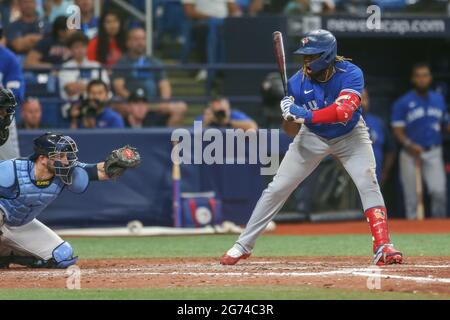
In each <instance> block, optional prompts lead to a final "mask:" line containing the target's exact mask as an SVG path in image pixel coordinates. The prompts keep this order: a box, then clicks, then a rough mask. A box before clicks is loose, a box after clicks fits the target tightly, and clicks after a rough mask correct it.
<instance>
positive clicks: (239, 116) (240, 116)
mask: <svg viewBox="0 0 450 320" xmlns="http://www.w3.org/2000/svg"><path fill="white" fill-rule="evenodd" d="M230 119H231V120H234V121H251V120H252V119H251V118H250V117H249V116H248V115H246V114H245V113H244V112H242V111H239V110H231V115H230Z"/></svg>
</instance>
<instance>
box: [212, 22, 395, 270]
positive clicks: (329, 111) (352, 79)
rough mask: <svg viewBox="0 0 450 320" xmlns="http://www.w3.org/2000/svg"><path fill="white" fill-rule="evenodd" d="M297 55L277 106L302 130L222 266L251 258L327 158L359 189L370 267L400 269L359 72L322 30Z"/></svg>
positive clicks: (307, 39)
mask: <svg viewBox="0 0 450 320" xmlns="http://www.w3.org/2000/svg"><path fill="white" fill-rule="evenodd" d="M296 53H297V54H300V55H302V56H303V61H304V62H303V66H302V69H301V70H300V71H298V72H297V73H296V74H295V75H294V76H293V77H291V78H290V79H289V82H288V96H287V97H284V98H283V99H282V100H281V103H280V107H281V112H282V114H283V118H284V119H285V120H288V119H294V121H295V122H297V123H300V124H303V125H302V126H301V129H300V131H299V133H298V134H297V135H296V137H295V138H294V141H293V142H292V143H291V145H290V146H289V150H288V152H287V153H286V155H285V157H284V159H283V161H282V163H281V165H280V168H279V169H278V172H277V174H276V175H275V177H274V179H273V181H272V182H271V183H270V184H269V186H268V187H267V188H266V190H264V192H263V194H262V196H261V198H260V199H259V201H258V203H257V204H256V207H255V209H254V210H253V213H252V216H251V217H250V220H249V222H248V224H247V227H246V228H245V230H244V231H243V232H242V234H241V235H240V237H239V239H238V240H237V242H236V243H235V245H234V246H233V247H232V248H231V249H230V250H228V251H227V252H226V253H225V254H224V255H223V256H222V257H221V259H220V263H221V264H225V265H234V264H236V263H237V262H238V261H239V260H240V259H245V258H247V257H249V256H250V254H251V252H252V250H253V247H254V245H255V242H256V239H257V238H258V236H259V235H260V234H261V232H262V231H263V230H264V229H265V228H266V226H267V224H268V223H269V222H270V221H271V220H272V218H273V217H274V216H275V214H276V213H277V212H278V211H279V210H280V209H281V207H282V206H283V204H284V203H285V201H286V200H287V198H288V197H289V195H290V194H291V193H292V191H293V190H294V189H295V188H297V186H298V185H299V184H300V183H301V182H302V181H303V180H304V179H305V178H306V177H308V176H309V175H310V174H311V172H312V171H313V170H314V169H315V168H316V167H317V166H318V165H319V163H320V162H321V161H322V159H323V158H325V157H326V156H328V155H334V156H335V157H336V158H337V159H339V161H340V162H341V163H342V165H343V166H344V168H345V169H346V170H347V172H348V173H349V175H350V176H351V178H352V179H353V182H354V183H355V185H356V187H357V188H358V191H359V194H360V196H361V200H362V204H363V208H364V214H365V216H366V218H367V221H368V222H369V226H370V230H371V232H372V237H373V252H374V258H373V260H372V262H373V263H374V264H377V265H385V264H394V263H401V262H402V253H401V252H399V251H398V250H396V249H395V248H394V246H393V245H392V244H391V243H390V242H391V241H390V238H389V232H388V225H387V213H386V207H385V204H384V200H383V196H382V195H381V192H380V187H379V185H378V181H377V177H376V164H375V158H374V154H373V150H372V146H371V141H370V137H369V133H368V130H367V127H366V124H365V123H364V120H363V118H362V116H361V107H360V103H361V93H362V90H363V88H364V78H363V73H362V71H361V69H360V68H358V67H357V66H356V65H354V64H353V63H351V62H349V61H348V59H345V58H343V57H341V56H338V55H337V42H336V38H335V37H334V36H333V34H331V33H330V32H329V31H326V30H315V31H312V32H309V33H307V34H306V35H305V37H304V38H303V39H302V41H301V46H300V48H299V49H298V50H297V51H296Z"/></svg>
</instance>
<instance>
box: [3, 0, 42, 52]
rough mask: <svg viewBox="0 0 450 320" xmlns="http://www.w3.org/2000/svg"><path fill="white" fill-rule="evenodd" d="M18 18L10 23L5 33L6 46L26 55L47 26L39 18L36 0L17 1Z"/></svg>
mask: <svg viewBox="0 0 450 320" xmlns="http://www.w3.org/2000/svg"><path fill="white" fill-rule="evenodd" d="M18 5H19V10H20V18H19V19H17V20H16V21H14V22H12V23H11V24H10V25H9V26H8V28H7V32H6V39H7V41H8V46H9V47H10V48H12V49H13V50H14V51H15V52H16V53H18V54H27V53H28V51H30V50H31V49H32V48H33V47H34V46H35V45H36V44H37V43H38V42H39V41H40V40H41V39H42V38H43V36H44V34H45V33H46V32H47V31H48V30H47V29H48V24H47V23H46V21H45V20H44V19H43V18H40V17H39V15H38V11H37V5H36V0H19V2H18Z"/></svg>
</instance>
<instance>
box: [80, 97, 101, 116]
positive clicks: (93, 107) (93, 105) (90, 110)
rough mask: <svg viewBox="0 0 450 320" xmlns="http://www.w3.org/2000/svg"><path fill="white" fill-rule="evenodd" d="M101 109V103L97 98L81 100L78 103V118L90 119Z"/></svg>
mask: <svg viewBox="0 0 450 320" xmlns="http://www.w3.org/2000/svg"><path fill="white" fill-rule="evenodd" d="M102 109H103V103H102V102H101V101H98V100H89V99H87V100H83V101H82V102H81V104H80V118H84V119H92V118H96V117H97V115H98V114H99V113H100V112H101V110H102Z"/></svg>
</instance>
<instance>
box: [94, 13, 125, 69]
mask: <svg viewBox="0 0 450 320" xmlns="http://www.w3.org/2000/svg"><path fill="white" fill-rule="evenodd" d="M125 38H126V31H125V23H124V21H123V18H122V16H121V14H120V13H119V12H118V11H115V10H111V11H107V12H105V13H104V14H102V16H101V17H100V23H99V31H98V36H97V37H95V38H94V39H92V40H91V42H90V43H89V47H88V58H89V60H92V61H97V62H100V63H101V64H103V65H105V66H107V67H112V66H113V65H114V64H116V63H117V61H118V60H119V59H120V58H121V57H122V53H123V52H125Z"/></svg>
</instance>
